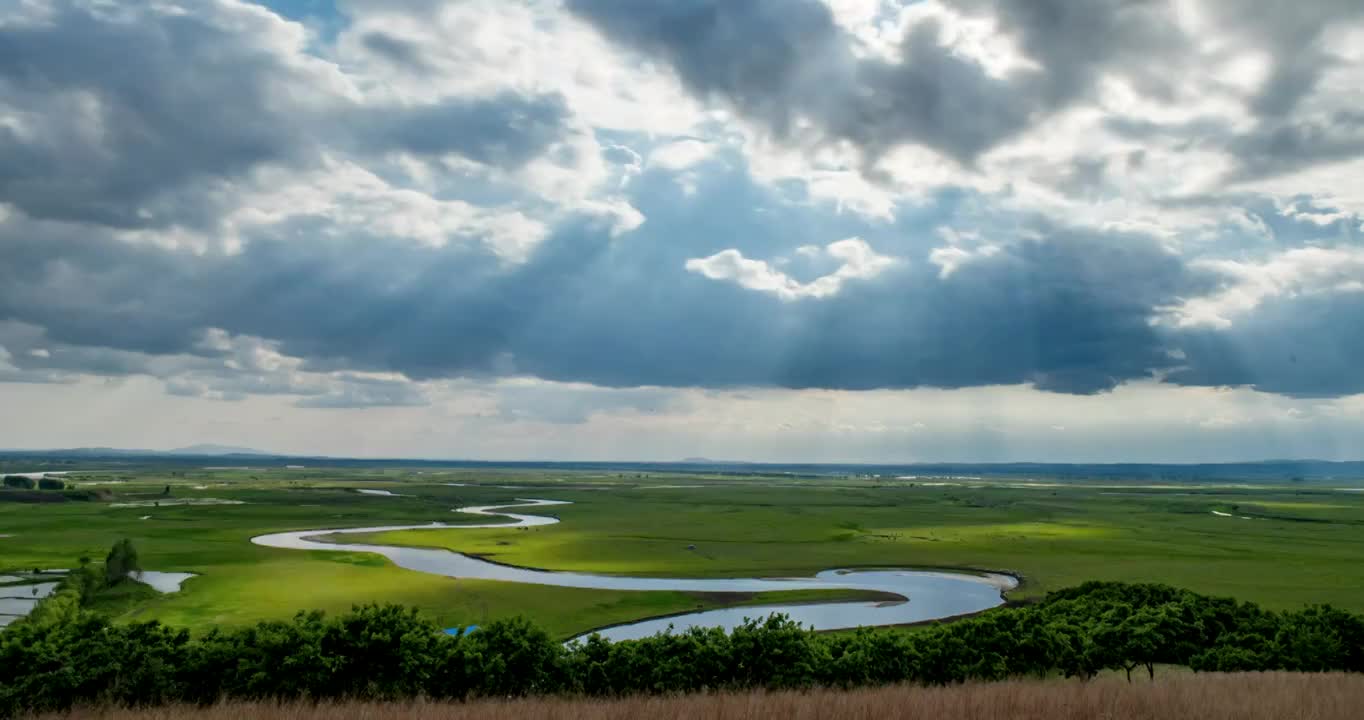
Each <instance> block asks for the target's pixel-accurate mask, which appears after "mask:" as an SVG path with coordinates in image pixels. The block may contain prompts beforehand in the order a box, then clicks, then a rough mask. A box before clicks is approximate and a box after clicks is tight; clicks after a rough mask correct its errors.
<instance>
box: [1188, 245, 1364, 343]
mask: <svg viewBox="0 0 1364 720" xmlns="http://www.w3.org/2000/svg"><path fill="white" fill-rule="evenodd" d="M1191 265H1192V266H1193V267H1195V268H1200V269H1203V270H1207V271H1209V272H1212V273H1216V274H1218V275H1220V276H1222V277H1223V278H1225V283H1224V285H1223V287H1222V288H1221V289H1219V290H1218V291H1217V292H1215V293H1212V294H1210V295H1207V296H1204V297H1196V298H1190V299H1188V300H1186V301H1185V302H1184V303H1183V304H1182V305H1180V306H1178V307H1175V308H1168V309H1167V310H1166V317H1165V318H1164V320H1165V322H1168V323H1170V324H1173V325H1175V326H1177V327H1214V328H1227V327H1230V326H1231V325H1233V324H1234V323H1235V321H1236V319H1237V318H1238V317H1241V316H1244V315H1245V314H1247V313H1250V312H1252V311H1253V310H1255V309H1256V308H1257V307H1259V306H1260V304H1261V303H1263V302H1264V301H1265V300H1268V299H1271V298H1277V297H1295V296H1299V295H1312V294H1319V293H1341V292H1364V248H1316V247H1307V248H1296V249H1293V250H1288V251H1286V252H1283V253H1280V254H1278V255H1276V256H1274V257H1272V258H1270V259H1268V260H1265V261H1263V262H1242V261H1236V260H1218V259H1201V260H1195V261H1193V262H1192V263H1191Z"/></svg>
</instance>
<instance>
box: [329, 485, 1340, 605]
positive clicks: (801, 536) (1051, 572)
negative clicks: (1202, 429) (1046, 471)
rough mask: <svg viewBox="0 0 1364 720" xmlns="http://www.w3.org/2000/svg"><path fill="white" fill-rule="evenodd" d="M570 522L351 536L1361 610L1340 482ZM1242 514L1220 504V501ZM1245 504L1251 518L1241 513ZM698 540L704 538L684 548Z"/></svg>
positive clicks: (1030, 494)
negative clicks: (1142, 586) (882, 571)
mask: <svg viewBox="0 0 1364 720" xmlns="http://www.w3.org/2000/svg"><path fill="white" fill-rule="evenodd" d="M556 497H561V498H562V499H571V500H575V501H576V502H577V503H578V504H576V505H572V506H565V507H562V508H556V511H557V513H558V514H559V515H560V517H561V518H562V519H563V523H562V524H560V525H554V526H550V527H545V528H542V529H541V531H540V532H537V533H533V534H528V533H524V532H517V531H509V530H472V531H457V530H433V531H408V532H392V533H382V534H377V535H374V536H369V537H365V536H350V537H348V538H347V540H350V541H353V542H379V543H384V544H395V545H400V544H407V545H416V546H428V547H446V548H450V549H453V550H458V551H461V552H467V553H472V554H477V555H480V556H483V557H486V558H488V559H491V560H495V561H498V562H505V563H510V564H515V565H524V566H530V567H539V568H546V569H554V570H578V571H589V572H601V573H616V574H632V575H688V576H707V577H728V576H748V575H788V574H790V575H796V574H810V573H813V572H816V571H819V570H822V569H827V568H833V567H852V566H876V565H896V566H913V567H963V568H976V569H983V570H1004V571H1009V572H1013V573H1016V574H1018V575H1021V576H1022V577H1023V579H1024V584H1023V586H1022V587H1021V588H1019V589H1018V590H1016V591H1015V592H1014V593H1012V594H1011V597H1012V598H1015V599H1024V598H1029V597H1037V596H1040V595H1041V594H1044V593H1045V592H1047V591H1048V590H1054V589H1057V588H1060V587H1065V586H1068V585H1074V584H1077V583H1080V582H1084V581H1086V580H1127V581H1149V582H1163V583H1169V584H1173V585H1178V586H1182V587H1187V588H1189V589H1192V590H1195V591H1198V592H1203V593H1210V594H1220V595H1230V596H1234V597H1237V598H1240V599H1244V600H1253V601H1256V602H1259V603H1262V604H1264V605H1266V606H1269V607H1276V608H1291V607H1299V606H1301V605H1303V604H1307V603H1331V604H1334V605H1337V606H1340V607H1346V608H1350V609H1353V610H1362V609H1364V590H1361V588H1364V565H1361V564H1360V563H1358V562H1356V559H1357V558H1358V552H1359V548H1360V547H1364V544H1361V543H1364V498H1361V497H1360V496H1359V494H1358V493H1344V492H1336V491H1332V490H1294V489H1276V488H1259V489H1250V488H1185V489H1175V490H1171V489H1164V488H1150V487H1139V486H1133V487H1122V488H1113V487H1084V486H1066V487H1047V486H1038V487H1033V488H1022V487H1007V486H996V487H951V486H948V487H943V486H930V487H923V486H919V487H912V488H911V487H908V486H904V487H889V488H885V487H882V488H876V487H808V486H807V487H799V488H798V489H793V488H789V487H756V486H755V487H702V488H669V489H629V490H620V491H617V492H609V493H608V492H592V493H576V494H575V493H560V494H559V495H556ZM1214 510H1216V511H1218V512H1227V513H1229V514H1233V515H1235V516H1236V517H1221V516H1218V515H1215V514H1213V511H1214ZM1243 517H1248V518H1251V519H1248V520H1247V519H1241V518H1243ZM691 545H694V546H695V547H696V549H695V550H688V549H687V548H688V546H691Z"/></svg>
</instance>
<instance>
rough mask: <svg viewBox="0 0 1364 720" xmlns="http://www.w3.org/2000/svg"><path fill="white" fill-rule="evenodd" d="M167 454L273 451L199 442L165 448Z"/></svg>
mask: <svg viewBox="0 0 1364 720" xmlns="http://www.w3.org/2000/svg"><path fill="white" fill-rule="evenodd" d="M166 454H167V455H213V456H220V455H267V456H268V455H273V454H274V453H268V452H262V451H260V450H252V449H251V448H244V447H233V446H231V445H214V444H211V443H201V444H199V445H190V446H189V447H182V448H176V449H174V450H167V451H166Z"/></svg>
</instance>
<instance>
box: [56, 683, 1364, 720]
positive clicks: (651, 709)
mask: <svg viewBox="0 0 1364 720" xmlns="http://www.w3.org/2000/svg"><path fill="white" fill-rule="evenodd" d="M1360 707H1364V676H1360V675H1334V674H1330V675H1303V674H1290V673H1265V674H1232V675H1188V676H1169V677H1164V678H1158V679H1157V680H1156V681H1155V682H1144V681H1143V682H1134V683H1127V682H1124V681H1121V680H1117V679H1105V680H1099V681H1094V682H1088V683H1083V682H1071V681H1015V682H1003V683H990V684H966V685H958V686H952V687H945V688H919V687H888V688H878V689H870V690H855V691H830V690H821V691H812V692H781V693H727V694H717V695H690V696H682V697H671V698H667V697H653V698H627V699H620V700H537V699H530V700H515V701H478V702H470V703H455V704H442V703H339V704H331V703H323V704H319V705H314V704H309V703H297V704H287V705H274V704H268V703H267V704H253V703H242V704H225V705H219V706H215V707H211V708H206V709H200V708H197V707H169V708H160V709H154V710H108V711H105V710H79V711H76V712H72V713H70V714H62V715H51V716H46V718H50V719H51V720H56V719H57V718H65V719H67V720H181V719H182V718H193V719H194V720H245V719H246V718H252V719H256V718H259V719H260V720H314V719H316V720H322V719H323V718H327V719H332V718H355V719H356V720H360V719H364V720H387V719H388V718H394V719H396V718H415V719H416V720H438V719H439V720H445V719H447V718H448V719H450V720H506V719H509V718H518V719H524V720H569V719H577V718H592V719H600V720H627V719H633V718H640V717H648V718H654V720H672V719H674V718H676V719H678V720H681V719H682V718H697V717H705V718H714V719H715V720H763V719H765V718H783V719H784V718H806V719H809V720H814V719H817V718H829V719H831V720H832V719H834V718H840V719H841V718H885V717H902V718H933V719H934V720H985V719H986V718H989V719H991V720H1091V719H1092V718H1107V719H1109V720H1180V719H1183V718H1188V719H1189V720H1193V719H1195V718H1196V719H1198V720H1347V719H1352V718H1357V717H1359V714H1358V713H1359V708H1360Z"/></svg>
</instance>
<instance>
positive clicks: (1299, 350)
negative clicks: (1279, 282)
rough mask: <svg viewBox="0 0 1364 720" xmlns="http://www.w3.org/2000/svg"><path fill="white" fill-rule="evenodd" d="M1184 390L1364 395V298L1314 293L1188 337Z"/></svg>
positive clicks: (1178, 379)
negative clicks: (1242, 389)
mask: <svg viewBox="0 0 1364 720" xmlns="http://www.w3.org/2000/svg"><path fill="white" fill-rule="evenodd" d="M1181 347H1182V348H1183V350H1184V352H1185V353H1186V355H1187V358H1188V359H1187V362H1186V363H1181V364H1187V366H1188V367H1187V368H1186V369H1183V370H1180V371H1179V372H1176V373H1174V374H1172V375H1171V376H1170V378H1169V381H1170V382H1174V383H1178V384H1182V385H1247V386H1253V387H1255V388H1256V389H1259V390H1262V391H1265V392H1272V393H1279V394H1282V395H1293V396H1300V397H1335V396H1338V395H1348V394H1354V393H1364V365H1361V364H1360V358H1364V293H1360V292H1346V293H1339V294H1313V295H1299V296H1296V297H1282V298H1276V299H1273V300H1270V301H1267V302H1265V303H1264V304H1263V305H1262V306H1261V307H1259V308H1257V310H1256V312H1255V313H1254V314H1251V315H1247V316H1245V317H1242V318H1238V320H1237V322H1236V323H1235V324H1234V325H1233V326H1232V327H1231V328H1229V329H1226V330H1199V331H1192V332H1189V333H1187V334H1186V335H1185V336H1184V337H1182V338H1181Z"/></svg>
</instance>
